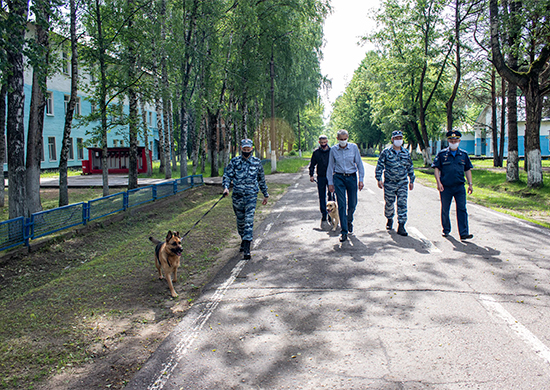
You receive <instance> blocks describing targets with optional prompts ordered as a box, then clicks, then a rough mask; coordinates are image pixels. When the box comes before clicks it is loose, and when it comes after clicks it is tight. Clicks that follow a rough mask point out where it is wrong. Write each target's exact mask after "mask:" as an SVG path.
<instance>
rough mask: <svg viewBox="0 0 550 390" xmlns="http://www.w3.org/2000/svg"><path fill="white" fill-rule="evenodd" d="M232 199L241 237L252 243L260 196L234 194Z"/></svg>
mask: <svg viewBox="0 0 550 390" xmlns="http://www.w3.org/2000/svg"><path fill="white" fill-rule="evenodd" d="M232 199H233V211H234V212H235V216H236V217H237V230H238V232H239V235H240V236H241V239H242V240H247V241H252V231H253V230H254V213H255V212H256V202H257V200H258V194H233V196H232Z"/></svg>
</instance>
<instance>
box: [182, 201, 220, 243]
mask: <svg viewBox="0 0 550 390" xmlns="http://www.w3.org/2000/svg"><path fill="white" fill-rule="evenodd" d="M223 198H225V194H223V195H222V197H221V198H220V199H218V201H217V202H216V203H214V204H213V205H212V207H210V209H208V211H207V212H206V213H204V214H203V215H202V217H200V218H199V220H198V221H197V222H195V224H194V225H193V226H191V229H189V230H188V231H187V233H185V234H184V235H183V236H181V239H182V240H183V239H184V238H185V237H186V236H187V235H188V234H189V233H190V232H191V230H193V229H194V228H195V226H197V225H198V224H199V222H200V221H201V220H202V219H203V218H204V217H206V214H208V213H209V212H210V211H212V209H213V208H214V207H216V205H217V204H218V203H220V201H221V200H222V199H223Z"/></svg>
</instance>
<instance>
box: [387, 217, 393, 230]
mask: <svg viewBox="0 0 550 390" xmlns="http://www.w3.org/2000/svg"><path fill="white" fill-rule="evenodd" d="M392 227H393V219H391V218H388V222H387V223H386V230H391V228H392Z"/></svg>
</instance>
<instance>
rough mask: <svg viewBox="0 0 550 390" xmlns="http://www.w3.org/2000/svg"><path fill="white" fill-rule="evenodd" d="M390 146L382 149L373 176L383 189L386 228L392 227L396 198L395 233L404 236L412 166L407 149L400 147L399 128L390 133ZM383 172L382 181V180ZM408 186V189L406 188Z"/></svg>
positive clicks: (405, 233) (412, 179)
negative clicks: (396, 224) (386, 220)
mask: <svg viewBox="0 0 550 390" xmlns="http://www.w3.org/2000/svg"><path fill="white" fill-rule="evenodd" d="M391 141H392V146H390V147H388V148H386V149H384V150H383V151H382V153H380V157H378V163H377V164H376V172H375V177H376V181H378V187H379V188H383V189H384V200H385V201H386V206H385V207H384V215H385V216H386V218H387V219H388V222H387V223H386V229H388V230H390V229H391V228H392V227H393V216H394V214H395V211H394V210H395V207H394V203H395V199H396V198H397V222H398V223H399V227H398V228H397V234H399V235H401V236H406V235H407V231H406V230H405V223H406V222H407V196H408V190H412V189H413V188H414V179H415V176H414V168H413V162H412V159H411V155H410V153H409V151H408V150H407V149H405V148H403V147H402V145H403V133H402V132H401V131H399V130H396V131H394V132H393V133H392V134H391ZM382 173H384V181H382ZM407 187H408V189H407Z"/></svg>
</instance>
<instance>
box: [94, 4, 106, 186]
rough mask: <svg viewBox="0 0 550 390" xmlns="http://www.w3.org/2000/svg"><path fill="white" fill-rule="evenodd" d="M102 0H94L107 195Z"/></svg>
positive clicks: (103, 159) (102, 166) (104, 55)
mask: <svg viewBox="0 0 550 390" xmlns="http://www.w3.org/2000/svg"><path fill="white" fill-rule="evenodd" d="M101 6H102V2H101V1H100V0H95V19H96V23H97V42H98V46H99V47H98V62H99V111H100V115H101V148H102V154H101V179H102V182H103V196H108V195H109V166H108V160H107V127H108V126H107V58H106V57H107V53H106V52H107V51H106V49H105V41H104V38H103V23H102V18H103V15H102V14H101Z"/></svg>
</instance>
